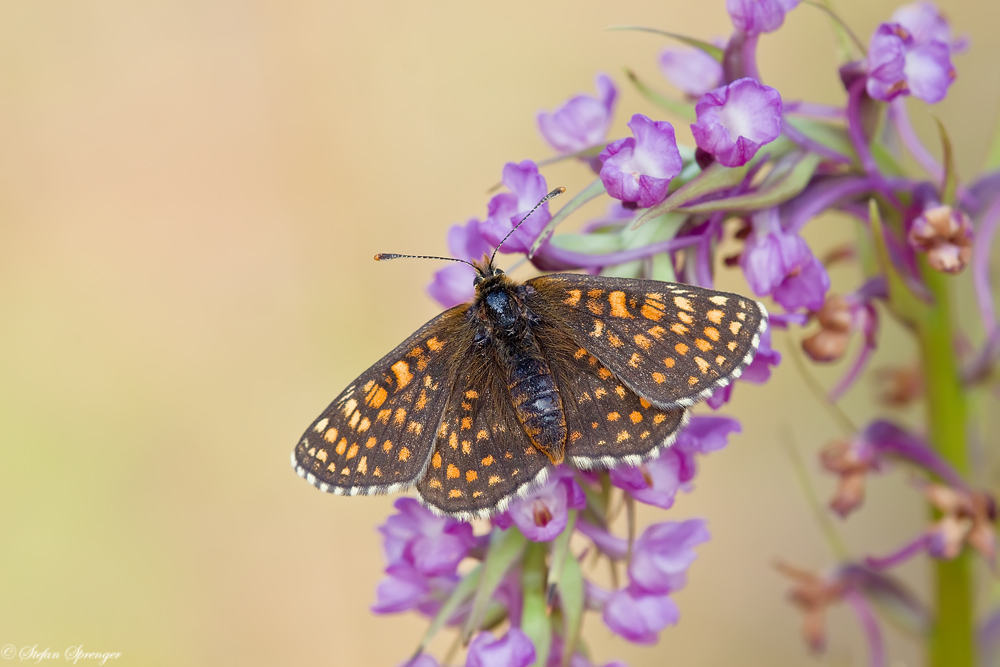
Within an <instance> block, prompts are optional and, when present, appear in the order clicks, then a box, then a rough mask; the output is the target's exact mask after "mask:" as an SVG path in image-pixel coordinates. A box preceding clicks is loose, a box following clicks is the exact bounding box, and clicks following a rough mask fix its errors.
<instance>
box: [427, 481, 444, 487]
mask: <svg viewBox="0 0 1000 667" xmlns="http://www.w3.org/2000/svg"><path fill="white" fill-rule="evenodd" d="M427 486H429V487H431V488H432V489H443V488H444V485H443V484H442V483H441V480H439V479H432V480H431V481H430V482H428V483H427Z"/></svg>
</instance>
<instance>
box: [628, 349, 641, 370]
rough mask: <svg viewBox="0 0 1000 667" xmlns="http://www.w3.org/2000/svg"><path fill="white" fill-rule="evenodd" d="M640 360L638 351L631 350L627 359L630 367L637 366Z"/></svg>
mask: <svg viewBox="0 0 1000 667" xmlns="http://www.w3.org/2000/svg"><path fill="white" fill-rule="evenodd" d="M640 361H642V356H640V355H639V353H638V352H633V353H632V356H631V357H630V358H629V360H628V365H629V367H630V368H639V362H640Z"/></svg>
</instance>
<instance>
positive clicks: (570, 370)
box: [292, 195, 767, 519]
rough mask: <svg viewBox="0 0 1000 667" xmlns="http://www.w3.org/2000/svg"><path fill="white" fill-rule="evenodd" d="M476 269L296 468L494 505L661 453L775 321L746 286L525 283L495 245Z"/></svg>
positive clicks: (555, 278) (341, 487) (363, 487)
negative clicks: (549, 480)
mask: <svg viewBox="0 0 1000 667" xmlns="http://www.w3.org/2000/svg"><path fill="white" fill-rule="evenodd" d="M550 196H551V195H550ZM474 267H475V269H476V274H477V275H476V279H475V283H476V296H475V299H474V300H473V301H472V303H469V304H463V305H460V306H456V307H454V308H451V309H450V310H447V311H445V312H444V313H442V314H441V315H439V316H437V317H435V318H434V319H432V320H431V321H430V322H428V323H427V324H425V325H424V326H423V327H421V328H420V329H419V330H418V331H417V332H416V333H414V334H413V335H412V336H410V337H409V338H408V339H407V340H406V341H404V342H403V343H402V344H401V345H400V346H399V347H397V348H396V349H395V350H393V351H392V352H390V353H389V354H388V355H386V356H385V357H383V358H382V359H381V360H380V361H379V362H377V363H376V364H375V365H374V366H372V367H371V368H369V369H368V370H367V371H365V372H364V373H363V374H362V375H361V376H360V377H359V378H358V379H356V380H355V381H354V382H352V383H351V384H350V385H349V386H348V387H347V388H346V389H345V390H344V391H343V392H342V393H341V394H340V396H338V397H337V398H336V399H335V400H334V401H333V403H332V404H331V405H330V406H329V407H328V408H327V410H326V411H325V412H324V413H323V414H321V415H320V416H319V418H318V419H317V420H316V421H315V422H314V423H313V424H312V425H311V426H310V427H309V429H308V430H307V431H306V432H305V434H304V435H303V436H302V438H300V440H299V443H298V445H297V446H296V447H295V450H294V451H293V452H292V465H293V467H294V468H295V470H296V471H297V472H298V474H299V475H300V476H302V477H303V478H305V479H306V480H308V481H309V482H310V483H311V484H313V485H314V486H316V487H317V488H319V489H320V490H322V491H327V492H330V493H336V494H345V495H358V494H363V495H367V494H374V493H392V492H395V491H398V490H402V489H405V488H408V487H411V486H414V485H415V486H416V487H417V491H418V493H419V494H420V497H421V500H422V501H423V502H424V503H425V504H426V505H428V506H429V507H430V508H431V509H433V510H435V511H437V512H440V513H443V514H448V515H452V516H456V517H460V518H466V519H467V518H472V517H486V516H489V515H491V514H494V513H496V512H501V511H504V510H505V509H506V508H507V506H508V505H509V503H510V502H511V500H513V499H515V498H517V497H519V496H520V495H523V494H524V493H525V492H527V491H528V490H530V489H531V488H532V487H533V486H535V485H537V484H540V483H541V482H543V481H544V480H545V478H546V475H547V471H548V470H549V469H550V468H551V466H552V465H555V464H560V463H564V462H566V463H570V464H571V465H573V466H576V467H578V468H584V469H590V468H612V467H615V466H616V465H624V464H629V465H636V464H638V463H640V462H642V461H643V460H645V459H648V458H652V457H655V456H656V455H657V454H658V452H659V450H660V449H661V448H662V447H664V446H669V445H670V444H671V443H672V442H673V440H674V438H675V437H676V435H677V433H678V432H679V430H680V429H681V428H683V426H684V424H686V422H687V408H689V407H690V406H691V405H693V404H694V403H696V402H697V401H699V400H701V399H704V398H707V397H708V396H710V395H711V394H712V393H713V392H714V391H716V390H717V389H719V388H721V387H724V386H726V385H727V384H729V383H730V382H732V381H733V380H734V379H736V378H737V377H739V375H740V374H741V373H742V371H743V369H744V368H745V367H746V366H747V365H748V364H749V363H750V362H751V361H752V360H753V357H754V354H755V353H756V350H757V347H758V345H759V343H760V336H761V334H762V333H763V331H764V330H765V328H766V327H767V313H766V311H765V310H764V307H763V306H762V305H761V304H759V303H757V302H755V301H754V300H752V299H747V298H745V297H742V296H740V295H737V294H730V293H725V292H717V291H713V290H707V289H702V288H699V287H693V286H690V285H683V284H675V283H664V282H659V281H653V280H631V279H623V278H611V277H605V276H589V275H577V274H553V275H547V276H541V277H538V278H533V279H531V280H528V281H526V282H524V283H517V282H515V281H513V280H511V279H510V278H508V277H507V276H506V275H505V274H504V273H503V272H502V271H500V270H499V269H497V268H495V267H494V266H493V261H492V259H491V258H490V259H487V258H484V260H483V261H482V262H479V263H475V264H474Z"/></svg>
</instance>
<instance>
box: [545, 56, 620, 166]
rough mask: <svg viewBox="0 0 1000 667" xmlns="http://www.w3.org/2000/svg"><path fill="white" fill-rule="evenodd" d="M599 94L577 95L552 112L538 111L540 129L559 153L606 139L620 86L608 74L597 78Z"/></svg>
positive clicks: (583, 147)
mask: <svg viewBox="0 0 1000 667" xmlns="http://www.w3.org/2000/svg"><path fill="white" fill-rule="evenodd" d="M594 86H595V87H596V88H597V97H596V98H595V97H591V96H589V95H577V96H575V97H573V98H571V99H570V100H569V101H567V102H566V103H565V104H563V105H562V106H561V107H559V108H558V109H556V110H555V111H554V112H552V113H548V112H546V111H542V112H540V113H539V114H538V129H539V131H540V132H541V133H542V136H543V137H544V138H545V140H546V141H547V142H549V144H551V145H552V147H553V148H555V149H556V150H557V151H559V152H560V153H576V152H577V151H582V150H585V149H587V148H591V147H592V146H596V145H597V144H599V143H601V142H602V141H604V137H605V136H607V134H608V128H610V127H611V120H612V118H613V117H614V108H615V100H616V99H617V97H618V89H617V88H616V87H615V83H614V81H612V80H611V78H610V77H609V76H607V75H606V74H598V75H597V79H596V81H595V82H594Z"/></svg>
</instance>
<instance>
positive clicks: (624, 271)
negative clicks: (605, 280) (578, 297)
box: [601, 259, 643, 279]
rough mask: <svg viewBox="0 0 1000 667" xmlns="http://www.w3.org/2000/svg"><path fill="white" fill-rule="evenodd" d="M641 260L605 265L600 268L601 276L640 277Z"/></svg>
mask: <svg viewBox="0 0 1000 667" xmlns="http://www.w3.org/2000/svg"><path fill="white" fill-rule="evenodd" d="M642 269H643V266H642V260H639V259H636V260H632V261H631V262H624V263H622V264H614V265H612V266H606V267H604V268H603V269H601V275H602V276H609V277H611V278H632V279H635V278H640V277H642Z"/></svg>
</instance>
